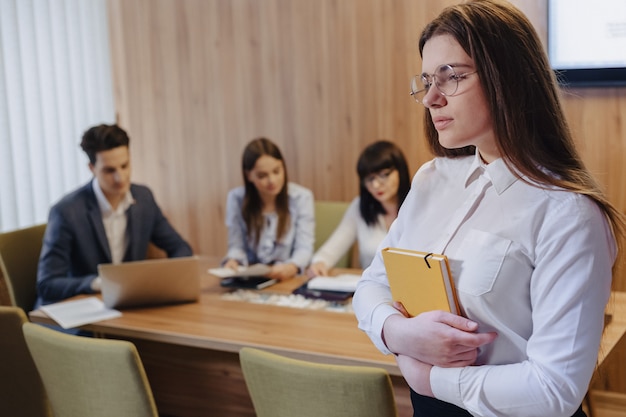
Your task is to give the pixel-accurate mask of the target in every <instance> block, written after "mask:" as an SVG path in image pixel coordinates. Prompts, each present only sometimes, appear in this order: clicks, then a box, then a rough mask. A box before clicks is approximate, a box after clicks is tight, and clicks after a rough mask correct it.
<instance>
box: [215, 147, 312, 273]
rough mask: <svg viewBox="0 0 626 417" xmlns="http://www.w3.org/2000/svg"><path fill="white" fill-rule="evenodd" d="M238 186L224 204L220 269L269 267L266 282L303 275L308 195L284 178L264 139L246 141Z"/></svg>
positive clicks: (308, 241) (275, 152)
mask: <svg viewBox="0 0 626 417" xmlns="http://www.w3.org/2000/svg"><path fill="white" fill-rule="evenodd" d="M242 174H243V180H244V185H243V186H241V187H237V188H235V189H233V190H231V191H230V192H229V193H228V198H227V201H226V226H227V227H228V253H227V254H226V256H225V258H224V260H223V262H222V264H223V266H225V267H229V268H237V266H238V265H249V264H256V263H262V264H266V265H272V268H271V271H270V272H269V273H268V274H267V276H268V277H270V278H276V279H280V280H283V279H287V278H292V277H294V276H295V275H296V274H298V273H301V272H302V271H304V268H306V266H307V265H308V264H309V261H310V260H311V255H312V254H313V240H314V228H315V218H314V216H315V214H314V206H313V193H312V192H311V191H310V190H309V189H307V188H305V187H302V186H301V185H298V184H295V183H291V182H289V181H288V179H287V168H286V167H285V161H284V159H283V156H282V154H281V152H280V149H279V148H278V146H276V144H275V143H274V142H272V141H271V140H269V139H267V138H258V139H254V140H252V141H251V142H250V143H248V145H247V146H246V148H245V149H244V152H243V156H242Z"/></svg>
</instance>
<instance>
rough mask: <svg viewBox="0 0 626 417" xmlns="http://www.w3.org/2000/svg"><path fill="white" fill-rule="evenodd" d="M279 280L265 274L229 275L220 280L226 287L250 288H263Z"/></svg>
mask: <svg viewBox="0 0 626 417" xmlns="http://www.w3.org/2000/svg"><path fill="white" fill-rule="evenodd" d="M277 282H278V280H276V279H272V278H268V277H264V276H245V277H227V278H222V279H221V280H220V285H221V286H222V287H225V288H240V289H248V290H262V289H263V288H267V287H269V286H270V285H274V284H276V283H277Z"/></svg>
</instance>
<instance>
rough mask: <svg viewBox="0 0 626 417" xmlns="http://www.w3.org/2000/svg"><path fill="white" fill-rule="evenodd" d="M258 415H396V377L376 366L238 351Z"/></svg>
mask: <svg viewBox="0 0 626 417" xmlns="http://www.w3.org/2000/svg"><path fill="white" fill-rule="evenodd" d="M239 360H240V362H241V368H242V370H243V375H244V379H245V382H246V386H247V387H248V392H249V393H250V397H251V398H252V403H253V405H254V410H255V412H256V415H257V417H293V416H298V417H320V416H323V417H354V416H359V417H396V416H397V409H396V404H395V399H394V396H393V387H392V384H391V378H390V377H389V374H388V373H387V371H385V370H384V369H381V368H375V367H363V366H346V365H328V364H319V363H313V362H307V361H302V360H298V359H291V358H286V357H283V356H280V355H277V354H274V353H270V352H266V351H263V350H259V349H256V348H250V347H244V348H242V349H241V351H240V352H239Z"/></svg>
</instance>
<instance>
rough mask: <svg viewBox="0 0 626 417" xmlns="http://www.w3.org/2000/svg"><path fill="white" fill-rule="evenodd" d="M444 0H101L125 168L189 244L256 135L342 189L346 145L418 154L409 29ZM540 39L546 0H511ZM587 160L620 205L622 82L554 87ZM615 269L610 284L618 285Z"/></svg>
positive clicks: (321, 195) (625, 157)
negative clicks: (380, 145) (127, 155)
mask: <svg viewBox="0 0 626 417" xmlns="http://www.w3.org/2000/svg"><path fill="white" fill-rule="evenodd" d="M455 2H456V1H447V0H421V1H415V0H394V1H387V0H314V1H311V0H109V13H110V28H111V49H112V61H113V74H114V85H115V100H116V107H117V111H118V119H119V123H120V124H121V125H122V126H124V127H125V128H126V129H127V130H128V131H129V133H130V135H131V138H132V142H131V151H132V154H133V169H134V173H133V176H134V180H135V181H137V182H141V183H145V184H147V185H149V186H150V187H151V188H152V189H153V191H154V192H155V194H156V197H157V200H158V201H159V203H160V204H161V206H162V208H163V210H164V211H165V213H166V215H167V216H168V217H169V218H170V220H171V221H172V223H173V224H174V225H175V227H176V228H177V229H178V230H180V231H181V233H182V234H183V235H185V236H186V237H187V238H188V239H189V241H190V243H191V244H192V246H193V247H194V249H195V251H196V252H197V253H200V254H207V255H218V256H220V255H222V254H223V253H224V252H225V249H226V228H225V226H224V206H225V199H226V193H227V192H228V190H229V189H230V188H232V187H235V186H237V185H240V184H241V182H242V180H241V172H240V156H241V152H242V149H243V147H244V146H245V144H246V143H247V142H248V141H249V140H251V139H252V138H254V137H257V136H262V135H263V136H267V137H269V138H271V139H273V140H275V141H276V142H277V143H278V144H279V145H280V147H281V148H282V150H283V153H284V155H285V157H286V160H287V168H288V172H289V178H290V179H291V180H292V181H295V182H298V183H300V184H302V185H304V186H307V187H309V188H311V189H312V190H313V191H314V193H315V197H316V198H317V199H322V200H328V199H332V200H343V201H349V200H351V199H352V198H353V197H354V196H355V195H356V193H357V191H358V188H357V186H358V182H357V177H356V172H355V164H356V158H357V156H358V154H359V152H360V151H361V149H362V148H363V147H364V146H366V145H367V144H368V143H370V142H372V141H374V140H376V139H378V138H387V139H391V140H394V141H395V142H397V143H398V144H399V145H400V147H401V148H402V149H403V150H404V152H405V153H406V155H407V158H408V159H409V160H410V168H411V170H413V171H414V170H416V169H417V168H418V167H419V166H420V165H421V164H422V163H423V162H425V161H426V160H428V159H429V158H430V156H429V154H428V152H427V151H426V148H425V146H424V143H423V135H422V115H423V111H424V110H423V108H422V107H421V106H420V105H418V104H416V103H415V102H413V100H412V99H411V98H410V97H409V95H408V90H409V89H408V82H409V79H410V77H411V76H412V75H413V74H415V73H417V72H419V71H420V59H419V54H418V52H417V38H418V35H419V31H420V29H421V28H422V27H423V26H424V24H425V23H426V22H427V21H428V20H430V19H431V18H432V17H434V16H435V15H436V14H437V13H438V12H439V11H440V10H441V9H442V8H443V7H444V6H446V5H448V4H452V3H455ZM514 3H515V4H517V5H518V6H519V7H520V8H522V10H523V11H524V12H525V13H526V14H527V15H528V16H529V17H530V18H531V20H532V21H533V22H534V24H535V25H536V27H537V29H538V31H539V33H540V35H541V36H542V38H543V39H544V40H545V33H546V14H547V7H546V0H517V1H514ZM563 97H564V107H565V110H566V113H567V116H568V119H569V121H570V123H571V126H572V129H573V131H574V133H575V136H576V139H577V141H578V143H579V144H580V149H581V151H582V153H583V155H584V158H585V160H586V162H587V163H588V165H589V167H590V168H591V169H592V170H593V171H594V172H595V173H596V174H597V176H598V179H599V180H600V181H601V183H602V184H603V185H604V186H605V187H606V190H607V192H608V194H609V196H610V198H611V199H612V201H614V202H615V203H616V204H617V205H618V207H619V208H620V209H621V210H622V211H623V210H624V209H625V208H626V190H625V189H624V186H623V179H624V172H623V171H624V170H625V169H626V168H624V167H625V166H626V149H625V148H626V123H625V120H626V90H625V89H624V88H611V89H580V90H572V91H564V93H563ZM622 275H623V274H620V276H619V277H617V278H616V288H618V289H622V290H624V289H626V279H624V278H623V277H622Z"/></svg>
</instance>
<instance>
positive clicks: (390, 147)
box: [307, 140, 411, 277]
mask: <svg viewBox="0 0 626 417" xmlns="http://www.w3.org/2000/svg"><path fill="white" fill-rule="evenodd" d="M356 170H357V173H358V174H359V180H360V185H359V188H360V196H359V197H356V198H355V199H354V200H352V203H351V204H350V206H349V207H348V209H347V210H346V213H345V214H344V216H343V219H342V220H341V222H340V223H339V225H338V226H337V228H336V229H335V231H334V232H333V234H332V235H331V236H330V237H329V238H328V240H326V242H325V243H324V244H323V245H322V246H321V247H320V248H319V249H318V250H317V252H316V253H315V255H313V260H312V261H311V266H310V267H309V269H308V270H307V274H308V275H309V276H310V277H314V276H317V275H328V270H329V269H330V268H332V267H333V266H334V265H335V264H336V263H337V262H338V261H339V259H341V257H342V256H343V255H344V254H345V253H346V252H347V251H348V250H350V248H351V247H352V245H353V244H354V242H355V240H356V241H357V242H358V247H359V262H360V265H361V267H362V268H365V267H367V266H368V265H369V264H370V262H371V261H372V259H373V258H374V254H375V253H376V249H377V248H378V245H379V244H380V242H381V241H382V240H383V238H384V237H385V235H386V234H387V231H388V230H389V226H391V223H392V222H393V221H394V220H395V218H396V216H397V215H398V209H399V208H400V205H401V204H402V202H403V201H404V198H405V197H406V195H407V193H408V192H409V188H410V187H411V177H410V175H409V168H408V165H407V163H406V159H405V158H404V154H403V153H402V151H401V150H400V148H398V147H397V146H396V145H395V144H393V143H391V142H389V141H387V140H379V141H377V142H374V143H372V144H371V145H369V146H368V147H367V148H365V149H364V150H363V152H361V155H360V156H359V159H358V162H357V166H356Z"/></svg>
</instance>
